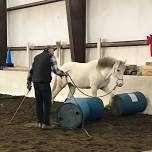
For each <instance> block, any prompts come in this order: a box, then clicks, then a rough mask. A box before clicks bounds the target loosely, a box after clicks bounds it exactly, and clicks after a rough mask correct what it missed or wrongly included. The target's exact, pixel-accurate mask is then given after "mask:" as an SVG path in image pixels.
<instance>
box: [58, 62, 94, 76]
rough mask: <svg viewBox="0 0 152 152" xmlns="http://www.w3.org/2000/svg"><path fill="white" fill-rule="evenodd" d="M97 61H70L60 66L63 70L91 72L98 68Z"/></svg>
mask: <svg viewBox="0 0 152 152" xmlns="http://www.w3.org/2000/svg"><path fill="white" fill-rule="evenodd" d="M96 65H97V61H96V60H94V61H91V62H88V63H78V62H69V63H65V64H64V65H62V66H61V67H60V69H61V70H63V71H69V72H71V74H72V73H75V72H76V73H79V72H80V73H89V72H92V70H94V69H95V68H96Z"/></svg>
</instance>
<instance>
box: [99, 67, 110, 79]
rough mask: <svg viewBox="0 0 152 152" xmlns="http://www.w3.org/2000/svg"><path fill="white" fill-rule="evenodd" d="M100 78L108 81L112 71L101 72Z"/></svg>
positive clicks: (108, 69) (107, 69) (106, 69)
mask: <svg viewBox="0 0 152 152" xmlns="http://www.w3.org/2000/svg"><path fill="white" fill-rule="evenodd" d="M101 74H102V76H103V77H104V79H105V80H109V79H110V77H111V75H112V69H111V68H105V69H103V70H102V72H101Z"/></svg>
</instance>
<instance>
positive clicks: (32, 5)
mask: <svg viewBox="0 0 152 152" xmlns="http://www.w3.org/2000/svg"><path fill="white" fill-rule="evenodd" d="M60 1H64V0H43V1H38V2H33V3H28V4H24V5H19V6H14V7H9V8H7V11H14V10H19V9H24V8H29V7H35V6H40V5H46V4H49V3H55V2H60Z"/></svg>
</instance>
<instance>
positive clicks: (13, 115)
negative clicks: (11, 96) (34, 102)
mask: <svg viewBox="0 0 152 152" xmlns="http://www.w3.org/2000/svg"><path fill="white" fill-rule="evenodd" d="M29 92H30V90H28V92H27V93H26V95H25V96H24V97H23V99H22V101H21V103H20V104H19V106H18V107H17V109H16V111H15V113H14V114H13V116H12V118H11V119H10V121H9V122H8V124H11V122H12V121H13V119H14V118H15V116H16V114H17V112H18V111H19V109H20V108H21V106H22V104H23V102H24V101H25V99H26V97H27V95H28V93H29Z"/></svg>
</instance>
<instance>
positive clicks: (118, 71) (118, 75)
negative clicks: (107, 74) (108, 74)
mask: <svg viewBox="0 0 152 152" xmlns="http://www.w3.org/2000/svg"><path fill="white" fill-rule="evenodd" d="M125 63H126V61H125V62H123V61H116V62H115V64H114V65H113V69H112V75H113V77H114V78H115V80H116V85H117V86H118V87H122V86H123V74H124V72H125V68H126V66H125Z"/></svg>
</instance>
